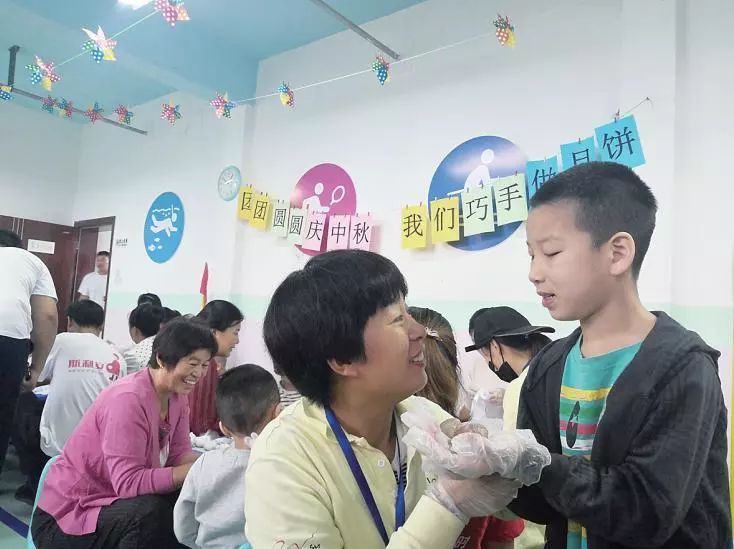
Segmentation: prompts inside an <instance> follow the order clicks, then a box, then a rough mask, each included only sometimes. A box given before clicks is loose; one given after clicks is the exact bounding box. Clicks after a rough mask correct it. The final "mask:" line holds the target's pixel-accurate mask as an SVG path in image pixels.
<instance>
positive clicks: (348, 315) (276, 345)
mask: <svg viewBox="0 0 734 549" xmlns="http://www.w3.org/2000/svg"><path fill="white" fill-rule="evenodd" d="M407 293H408V287H407V284H406V282H405V278H403V275H402V273H401V272H400V270H398V268H397V267H396V266H395V264H394V263H393V262H392V261H390V260H389V259H387V258H386V257H383V256H381V255H378V254H376V253H372V252H367V251H362V250H338V251H333V252H327V253H325V254H322V255H319V256H316V257H314V258H312V259H311V260H310V261H309V262H308V263H306V266H305V267H304V268H303V269H302V270H300V271H295V272H293V273H291V274H290V275H288V277H287V278H286V279H285V280H284V281H283V282H282V283H281V284H280V286H278V288H277V289H276V290H275V293H274V294H273V298H272V299H271V301H270V304H269V305H268V310H267V312H266V313H265V321H264V322H263V337H264V339H265V344H266V346H267V348H268V351H269V352H270V355H271V356H272V358H273V362H274V363H275V364H277V365H278V367H279V369H280V370H282V371H283V373H284V374H285V375H286V377H288V379H289V380H290V381H291V383H293V385H295V387H296V389H298V392H299V393H301V394H302V395H303V396H305V397H307V398H309V399H311V400H312V401H314V402H316V403H318V404H321V405H322V406H325V405H328V404H329V403H330V401H331V397H332V394H331V393H332V384H333V378H332V371H331V368H330V367H329V364H328V361H329V360H332V359H333V360H336V361H338V362H342V363H346V362H353V361H358V360H364V358H365V349H364V329H365V326H366V324H367V320H369V318H370V317H371V316H373V315H374V314H375V313H376V312H377V311H378V310H379V309H382V308H384V307H387V306H388V305H390V304H392V303H395V302H396V301H397V300H398V299H400V298H401V297H405V295H406V294H407Z"/></svg>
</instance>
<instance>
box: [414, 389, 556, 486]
mask: <svg viewBox="0 0 734 549" xmlns="http://www.w3.org/2000/svg"><path fill="white" fill-rule="evenodd" d="M501 397H502V394H501V393H497V392H496V391H494V392H484V391H480V393H478V394H477V396H476V397H475V399H474V404H473V405H472V421H471V422H469V423H464V424H459V425H457V421H456V420H449V421H447V422H444V423H443V424H439V423H437V421H436V419H435V417H434V416H433V413H432V411H431V410H430V408H428V407H426V406H425V405H423V404H419V405H417V406H416V407H415V408H414V409H413V410H411V411H410V412H406V413H405V414H403V416H402V418H401V419H402V421H403V423H404V424H405V425H406V426H407V427H408V432H407V433H406V435H405V436H404V437H403V442H405V444H408V445H409V446H412V447H414V448H415V449H416V450H417V451H418V452H419V453H420V454H421V455H422V456H423V464H424V469H426V471H427V472H431V473H435V474H437V475H439V476H450V477H453V478H468V479H474V478H479V477H483V476H487V475H493V474H498V475H500V476H502V477H504V478H508V479H515V480H518V481H520V482H521V483H522V484H525V485H530V484H534V483H536V482H538V480H540V474H541V472H542V470H543V468H544V467H545V466H547V465H548V464H550V461H551V459H550V452H548V450H547V449H546V448H545V447H544V446H542V445H540V444H538V442H537V441H536V440H535V437H534V436H533V434H532V432H531V431H507V432H505V431H502V420H501V419H499V418H497V416H498V415H499V416H500V418H501V413H500V412H501ZM493 416H494V417H493Z"/></svg>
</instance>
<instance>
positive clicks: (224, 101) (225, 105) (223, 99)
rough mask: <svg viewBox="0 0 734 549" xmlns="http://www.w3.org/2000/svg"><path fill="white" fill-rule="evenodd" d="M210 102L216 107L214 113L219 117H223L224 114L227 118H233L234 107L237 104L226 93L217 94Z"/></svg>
mask: <svg viewBox="0 0 734 549" xmlns="http://www.w3.org/2000/svg"><path fill="white" fill-rule="evenodd" d="M209 104H210V105H211V106H212V107H214V114H216V115H217V118H222V117H223V116H224V117H225V118H232V109H234V108H235V107H236V106H237V105H235V104H234V103H233V102H232V101H230V100H229V97H227V94H226V93H225V94H224V95H220V94H217V96H216V97H215V98H214V99H212V100H211V101H209Z"/></svg>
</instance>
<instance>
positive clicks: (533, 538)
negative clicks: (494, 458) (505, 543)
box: [466, 307, 555, 548]
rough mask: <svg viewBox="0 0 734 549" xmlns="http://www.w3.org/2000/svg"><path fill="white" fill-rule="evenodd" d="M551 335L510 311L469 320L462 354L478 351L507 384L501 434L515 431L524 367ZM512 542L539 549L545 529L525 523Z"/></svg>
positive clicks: (497, 309) (485, 312) (496, 311)
mask: <svg viewBox="0 0 734 549" xmlns="http://www.w3.org/2000/svg"><path fill="white" fill-rule="evenodd" d="M553 332H555V330H554V329H553V328H551V327H549V326H533V325H531V324H530V322H528V319H527V318H525V317H524V316H523V315H521V314H520V313H518V312H517V311H516V310H515V309H513V308H511V307H490V308H484V309H479V310H478V311H476V312H475V313H474V314H473V315H472V316H471V318H470V319H469V334H470V335H471V338H472V341H473V342H474V345H470V346H469V347H466V351H467V352H469V351H479V352H480V354H481V355H482V357H483V358H484V359H485V360H486V361H487V362H488V363H489V368H490V369H491V370H492V371H493V372H494V373H495V374H496V375H497V377H499V378H500V379H501V380H502V381H506V382H508V383H510V384H509V385H508V386H507V388H506V389H505V394H504V398H503V400H502V407H503V409H504V416H503V423H504V430H505V431H514V430H515V429H516V426H517V411H518V407H519V404H520V391H521V389H522V385H523V383H524V382H525V376H526V375H527V368H526V367H527V365H528V364H529V363H530V361H531V360H532V359H533V358H535V355H537V354H538V353H539V352H540V351H541V350H542V349H543V348H544V347H545V346H546V345H548V344H549V343H550V342H551V340H550V338H549V337H548V336H547V335H545V334H547V333H553ZM515 541H516V545H517V546H519V547H527V548H531V547H532V548H536V547H537V548H540V547H543V546H544V545H545V527H544V526H541V525H540V524H535V523H533V522H531V521H529V520H526V521H525V529H524V530H523V532H522V534H521V535H520V537H519V538H517V539H516V540H515Z"/></svg>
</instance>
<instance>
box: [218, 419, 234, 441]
mask: <svg viewBox="0 0 734 549" xmlns="http://www.w3.org/2000/svg"><path fill="white" fill-rule="evenodd" d="M219 430H220V431H221V432H222V433H224V436H226V437H229V438H232V436H233V435H234V433H232V431H230V430H229V429H227V428H226V427H225V426H224V423H222V422H221V421H220V422H219Z"/></svg>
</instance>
